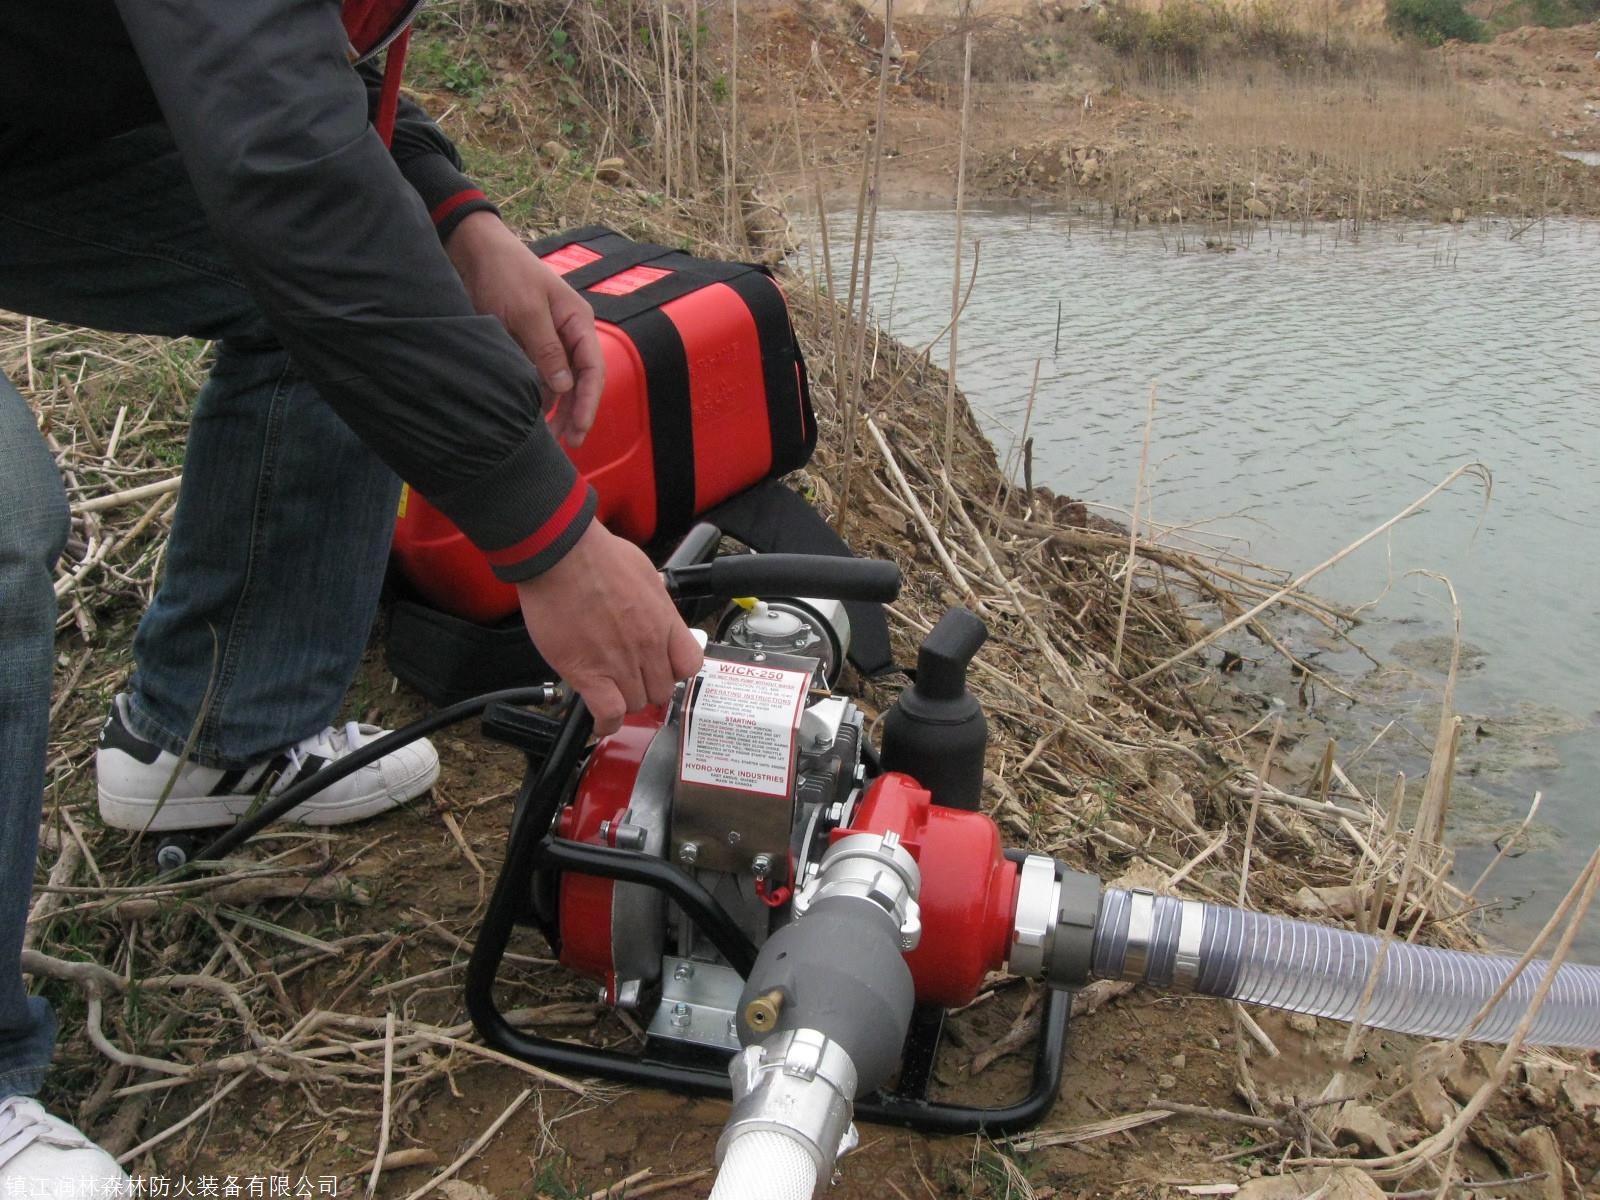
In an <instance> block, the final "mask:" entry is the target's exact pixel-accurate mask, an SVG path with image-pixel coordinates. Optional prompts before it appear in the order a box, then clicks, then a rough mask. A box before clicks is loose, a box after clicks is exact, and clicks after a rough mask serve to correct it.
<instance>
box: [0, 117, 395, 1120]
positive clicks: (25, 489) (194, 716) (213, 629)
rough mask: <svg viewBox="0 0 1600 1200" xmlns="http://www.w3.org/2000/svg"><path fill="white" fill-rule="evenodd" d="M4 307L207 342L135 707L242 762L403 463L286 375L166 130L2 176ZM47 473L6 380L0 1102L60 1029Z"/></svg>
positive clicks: (317, 637)
mask: <svg viewBox="0 0 1600 1200" xmlns="http://www.w3.org/2000/svg"><path fill="white" fill-rule="evenodd" d="M0 309H8V310H10V311H13V312H21V313H27V314H30V315H33V316H38V317H44V318H48V319H50V320H55V321H64V322H69V323H72V324H76V325H87V326H91V327H93V328H97V329H104V330H111V331H118V332H128V333H145V334H155V335H163V336H169V337H199V338H206V339H210V340H213V341H215V342H216V350H215V353H216V358H215V363H214V365H213V367H212V370H211V375H210V378H209V379H208V380H207V382H206V384H205V386H204V387H203V388H202V389H201V390H200V394H199V396H198V398H197V399H196V401H195V404H194V412H193V418H192V423H191V426H190V430H189V440H188V449H187V452H186V454H185V459H184V466H183V488H182V492H181V494H180V497H179V500H178V506H177V511H176V514H175V516H174V520H173V528H172V537H171V541H170V544H169V546H168V550H167V558H166V569H165V574H164V576H163V578H162V581H161V586H160V589H159V590H158V592H157V594H156V598H155V602H154V604H152V606H151V607H150V610H149V611H148V612H147V613H146V614H145V616H144V619H143V621H142V622H141V623H140V625H139V631H138V635H137V636H136V638H135V640H134V647H133V650H134V664H135V669H134V674H133V679H132V683H131V686H130V691H131V701H130V704H129V725H130V726H131V727H132V728H133V730H134V732H135V733H137V734H138V735H139V736H141V737H144V738H146V739H148V740H151V741H154V742H157V743H158V744H160V745H161V746H162V747H163V748H165V749H167V750H169V751H172V752H173V753H177V752H179V751H181V750H182V748H183V747H184V745H185V744H186V743H187V742H188V740H189V738H190V736H191V733H192V734H193V735H194V738H195V741H194V750H193V754H192V758H193V760H194V761H196V762H199V763H202V764H205V765H207V766H215V767H226V768H232V767H241V766H245V765H247V764H249V763H251V762H253V761H256V760H258V759H260V758H262V757H265V756H269V755H272V754H274V753H276V752H277V751H279V750H281V749H283V748H284V747H286V746H289V745H292V744H293V743H295V742H298V741H300V740H301V739H302V738H306V737H309V736H310V735H312V734H314V733H316V732H317V731H318V730H320V729H322V728H323V727H324V726H325V725H327V724H329V723H330V721H331V720H332V719H333V717H334V715H335V714H336V712H337V711H338V708H339V705H340V702H341V701H342V699H343V697H344V693H345V691H346V689H347V688H348V687H349V685H350V680H351V678H352V677H353V676H354V674H355V670H356V667H357V664H358V663H359V661H360V657H361V653H362V651H363V649H364V647H365V645H366V640H367V635H368V632H369V630H370V628H371V624H372V616H373V612H374V610H375V609H376V607H377V601H378V592H379V589H380V587H381V585H382V582H383V572H384V565H385V562H386V559H387V555H388V549H389V535H390V532H391V530H392V527H393V522H394V511H395V505H396V503H397V500H398V494H399V483H398V481H397V480H396V479H395V477H394V475H393V473H392V472H390V471H389V470H388V468H387V467H385V466H383V465H382V464H381V463H380V462H379V461H378V460H377V459H376V458H375V457H374V456H373V455H372V454H371V453H370V452H369V451H368V450H367V449H366V448H365V447H364V446H363V445H362V444H361V443H360V442H359V441H357V439H356V438H355V436H354V435H353V434H351V433H350V431H349V429H348V428H347V427H346V426H345V425H344V424H343V423H342V422H341V421H340V420H339V419H338V418H337V417H336V416H335V415H334V413H333V410H332V409H330V408H329V407H328V406H327V405H326V404H325V403H323V401H322V400H321V398H320V397H319V396H318V395H317V393H316V391H315V390H314V389H313V388H312V387H311V386H310V385H309V384H308V383H307V382H306V381H305V380H303V379H302V378H300V377H299V376H298V375H297V374H296V373H295V370H294V368H293V366H292V365H291V364H290V362H289V360H288V356H287V355H286V354H285V353H284V352H283V350H282V349H281V348H280V347H279V346H278V345H277V343H276V342H275V341H274V340H273V338H272V335H271V333H270V331H269V330H268V329H267V328H266V327H265V325H264V323H263V322H262V320H261V318H260V316H259V314H258V313H257V311H256V308H255V305H254V303H253V302H252V301H251V299H250V296H249V294H248V293H247V292H246V291H245V289H244V287H243V286H242V285H241V284H240V283H239V281H238V279H237V278H236V277H235V275H234V273H233V271H232V269H231V267H230V266H229V264H228V262H227V260H226V258H225V257H224V256H223V254H222V253H221V252H220V251H219V249H218V248H217V246H216V244H215V241H214V239H213V238H212V236H211V234H210V232H209V230H208V228H207V226H206V223H205V219H204V216H203V215H202V213H201V211H200V208H199V205H198V203H197V202H196V200H195V198H194V195H193V193H192V191H191V189H190V187H189V183H188V178H187V176H186V175H185V173H184V170H183V167H182V164H181V163H180V162H179V160H178V156H177V153H176V151H175V150H174V148H173V146H172V143H171V141H170V139H169V138H168V137H167V135H166V131H165V129H164V128H162V127H159V126H156V127H149V128H145V129H139V130H135V131H134V132H132V133H128V134H124V135H122V136H120V137H117V138H113V139H111V140H109V141H107V142H104V143H102V144H100V145H97V146H95V147H92V148H91V149H89V150H86V151H82V152H78V153H74V154H72V155H70V156H68V157H65V158H61V159H57V160H54V161H51V162H48V163H41V164H30V165H29V166H27V167H25V168H21V169H13V170H10V171H5V172H0ZM66 526H67V508H66V501H65V497H64V494H63V491H62V484H61V480H60V478H59V476H58V474H57V472H56V469H55V466H54V463H53V461H52V459H51V456H50V454H49V452H48V450H47V448H46V447H45V444H44V442H43V439H42V438H41V437H40V435H39V432H38V428H37V426H36V425H35V422H34V418H33V416H32V414H31V413H30V411H29V409H28V406H27V405H26V404H25V403H24V401H23V400H22V397H21V396H19V395H18V394H17V392H16V390H15V388H14V387H12V386H11V384H10V383H8V382H7V381H6V380H5V378H4V377H3V376H0V1098H4V1097H5V1096H7V1095H11V1094H16V1093H23V1094H32V1093H33V1092H34V1091H36V1090H37V1089H38V1087H39V1085H40V1082H41V1080H42V1078H43V1075H44V1069H45V1067H46V1065H47V1064H48V1062H49V1058H50V1051H51V1047H52V1044H53V1038H54V1027H53V1021H52V1018H51V1016H50V1013H49V1009H48V1006H46V1005H45V1004H44V1003H43V1001H42V1000H40V999H39V998H38V997H33V998H30V997H29V996H28V995H27V993H26V991H25V990H24V988H23V986H22V980H21V972H20V970H19V965H18V964H19V955H20V950H21V940H22V931H23V924H24V921H25V918H26V913H27V907H28V902H29V896H30V893H31V890H32V880H33V877H34V869H35V855H36V839H37V836H38V828H39V821H40V810H41V804H42V789H43V777H44V762H45V743H46V735H47V732H48V729H47V725H48V710H49V701H50V667H51V661H52V655H53V650H52V638H53V632H54V628H55V619H56V602H55V595H54V592H53V589H52V585H51V568H52V564H53V563H54V562H55V560H56V558H57V556H58V555H59V553H60V550H61V547H62V545H63V542H64V539H65V536H66Z"/></svg>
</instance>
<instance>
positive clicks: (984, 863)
mask: <svg viewBox="0 0 1600 1200" xmlns="http://www.w3.org/2000/svg"><path fill="white" fill-rule="evenodd" d="M661 720H662V713H661V711H660V710H659V709H657V710H651V711H649V712H645V713H640V714H637V715H635V716H632V717H629V718H628V720H627V721H626V722H625V723H624V725H623V728H622V730H621V731H620V732H618V733H616V734H613V735H612V736H610V737H608V738H605V739H603V740H602V741H601V742H600V743H599V745H598V746H596V748H595V752H594V755H593V757H592V759H591V761H590V764H589V766H588V768H587V770H586V771H585V772H584V777H583V780H582V781H581V782H580V784H579V786H578V789H577V794H576V796H575V797H574V800H573V803H572V804H571V805H570V806H569V807H568V808H567V809H566V810H565V811H564V812H563V814H562V816H561V820H560V825H559V832H560V834H561V836H562V837H566V838H573V839H575V840H578V841H586V842H591V843H594V844H596V845H602V844H606V843H605V839H604V837H603V836H602V833H601V829H602V824H603V823H604V822H607V821H613V822H614V821H615V820H616V818H617V817H619V816H620V815H621V814H622V812H623V811H624V810H625V809H626V808H627V806H628V800H629V797H630V795H631V794H632V791H633V787H634V781H635V779H636V777H637V775H638V772H639V764H640V763H641V762H642V761H643V759H644V754H645V751H646V750H647V749H648V748H649V745H650V740H651V738H652V737H653V736H654V735H655V733H656V731H657V729H658V728H659V726H660V723H661ZM890 830H893V831H895V832H896V833H898V834H899V835H900V842H901V845H903V846H904V847H905V848H906V850H907V851H908V852H909V853H910V854H911V856H912V857H913V858H915V859H916V860H917V865H918V868H919V870H920V871H921V874H922V891H921V895H920V897H919V899H918V903H919V905H920V906H921V910H922V940H921V942H920V943H919V944H918V946H917V948H916V949H915V950H913V951H911V952H910V953H908V954H907V955H906V964H907V965H908V966H909V967H910V968H911V977H912V981H913V983H914V985H915V987H916V994H917V999H918V1000H919V1001H923V1002H926V1003H933V1004H938V1005H941V1006H943V1007H945V1008H958V1007H960V1006H961V1005H963V1004H969V1003H971V1002H972V1000H973V999H974V998H975V997H976V996H977V994H978V989H979V988H980V987H981V986H982V984H983V980H984V977H985V976H986V975H987V974H988V973H989V972H990V971H996V970H999V969H1000V968H1001V967H1002V966H1003V965H1004V964H1005V961H1006V959H1007V957H1008V955H1009V953H1010V944H1011V936H1012V927H1013V924H1014V922H1015V919H1016V901H1017V867H1016V864H1015V863H1013V862H1011V861H1009V860H1008V859H1007V858H1006V857H1005V855H1004V853H1003V852H1002V848H1001V844H1000V831H999V829H998V828H996V826H995V823H994V822H993V821H991V820H990V819H989V818H988V817H986V816H985V815H983V814H982V813H976V812H966V811H964V810H961V809H955V808H945V807H942V806H940V805H937V804H934V803H933V801H932V798H931V797H930V795H929V794H928V792H927V790H926V789H924V788H923V787H921V786H920V785H919V784H918V783H917V782H916V780H914V779H912V778H911V777H910V776H909V775H904V774H901V773H899V772H890V773H889V774H886V775H883V776H881V777H879V778H878V779H876V780H874V781H873V783H872V784H871V785H870V786H869V787H868V789H867V792H866V795H865V796H864V797H863V798H862V801H861V803H860V805H859V806H858V807H857V809H856V813H855V816H854V819H853V820H852V821H851V823H850V825H849V827H848V828H843V829H836V830H834V831H833V832H832V834H831V839H832V840H833V841H837V840H838V839H839V838H842V837H846V836H848V835H850V834H853V833H886V832H888V831H890ZM615 886H616V885H615V884H614V883H613V882H612V881H611V880H609V879H600V878H597V877H594V876H589V875H580V874H577V873H573V872H569V873H567V874H566V875H564V876H563V877H562V881H561V898H560V924H561V962H562V964H563V965H565V966H567V967H569V968H571V969H572V970H575V971H578V972H580V973H582V974H584V975H587V976H589V977H590V978H593V979H597V980H600V981H601V982H603V983H605V984H606V986H607V987H608V988H609V989H614V988H615V986H616V972H615V968H614V964H613V960H612V922H613V915H612V895H613V888H614V887H615Z"/></svg>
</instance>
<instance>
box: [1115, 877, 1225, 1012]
mask: <svg viewBox="0 0 1600 1200" xmlns="http://www.w3.org/2000/svg"><path fill="white" fill-rule="evenodd" d="M1108 896H1112V897H1114V899H1112V900H1111V901H1109V902H1108V906H1107V912H1108V914H1109V916H1108V921H1107V925H1106V928H1105V929H1104V930H1102V931H1101V933H1102V935H1103V937H1104V939H1105V943H1106V944H1105V947H1104V950H1105V953H1104V955H1103V957H1104V960H1105V961H1104V962H1103V963H1097V966H1099V967H1100V972H1099V973H1102V974H1106V975H1108V976H1110V977H1112V978H1116V979H1126V980H1129V981H1130V982H1134V983H1148V984H1150V985H1151V986H1153V987H1174V988H1179V989H1181V990H1183V991H1193V990H1194V989H1195V986H1196V985H1197V984H1198V983H1199V982H1200V966H1201V963H1200V957H1201V950H1202V948H1203V946H1204V945H1205V932H1206V905H1204V904H1202V903H1201V902H1200V901H1198V900H1182V899H1179V898H1178V897H1176V896H1158V895H1156V894H1155V893H1154V892H1152V891H1150V890H1148V889H1147V888H1129V889H1128V890H1126V891H1113V892H1111V893H1108ZM1124 914H1125V915H1126V921H1125V922H1124V920H1123V916H1124Z"/></svg>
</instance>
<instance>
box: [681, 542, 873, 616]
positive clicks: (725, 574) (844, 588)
mask: <svg viewBox="0 0 1600 1200" xmlns="http://www.w3.org/2000/svg"><path fill="white" fill-rule="evenodd" d="M661 577H662V579H663V580H665V582H666V585H667V591H668V593H669V594H671V596H672V597H673V598H674V599H675V600H690V599H698V598H702V597H718V598H721V599H732V598H733V597H735V596H811V597H815V598H816V599H818V600H876V601H879V602H881V603H884V604H887V603H888V602H889V601H891V600H893V599H894V598H895V597H896V596H898V595H899V594H900V568H899V567H897V566H895V565H894V564H893V563H892V562H883V561H881V560H879V559H872V558H836V557H834V556H832V555H828V554H735V555H732V556H730V557H727V558H719V559H716V560H715V561H713V562H708V563H698V564H695V565H693V566H684V567H672V566H669V567H667V568H665V569H664V570H663V571H662V572H661Z"/></svg>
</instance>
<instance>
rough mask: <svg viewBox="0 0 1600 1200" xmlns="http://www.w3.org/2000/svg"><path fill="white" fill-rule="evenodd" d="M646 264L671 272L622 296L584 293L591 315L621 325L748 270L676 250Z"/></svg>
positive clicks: (742, 265)
mask: <svg viewBox="0 0 1600 1200" xmlns="http://www.w3.org/2000/svg"><path fill="white" fill-rule="evenodd" d="M591 265H594V266H598V265H599V264H598V263H595V264H591ZM646 265H648V266H651V267H654V268H656V269H658V270H662V271H670V272H671V274H670V275H668V276H666V278H664V279H657V280H655V281H654V282H652V283H647V284H645V285H644V286H643V287H641V288H636V289H635V290H633V291H631V292H629V293H628V294H627V295H625V296H608V295H606V294H605V293H604V292H596V291H587V292H584V294H583V295H584V299H586V300H588V301H589V303H590V305H591V306H592V307H593V308H594V315H595V316H597V317H599V318H600V319H601V320H602V321H610V322H611V323H612V324H613V325H621V324H622V323H623V322H625V321H627V320H629V319H630V318H632V317H635V316H638V315H639V314H640V313H642V312H648V311H650V309H652V308H660V307H661V306H662V305H664V304H670V303H671V302H672V301H674V300H676V299H678V298H679V297H680V296H687V295H688V294H689V293H690V292H698V291H700V290H701V289H702V288H706V287H710V286H711V285H712V284H713V283H726V282H728V281H729V280H730V279H736V278H738V277H739V276H741V275H744V274H747V273H748V272H749V271H750V268H749V267H747V266H745V265H744V264H743V263H719V262H708V261H706V260H704V259H699V258H690V257H689V256H688V255H687V254H678V253H674V254H672V255H671V256H669V257H667V258H659V259H653V260H652V261H650V262H649V263H648V264H646ZM580 269H582V268H580Z"/></svg>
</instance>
